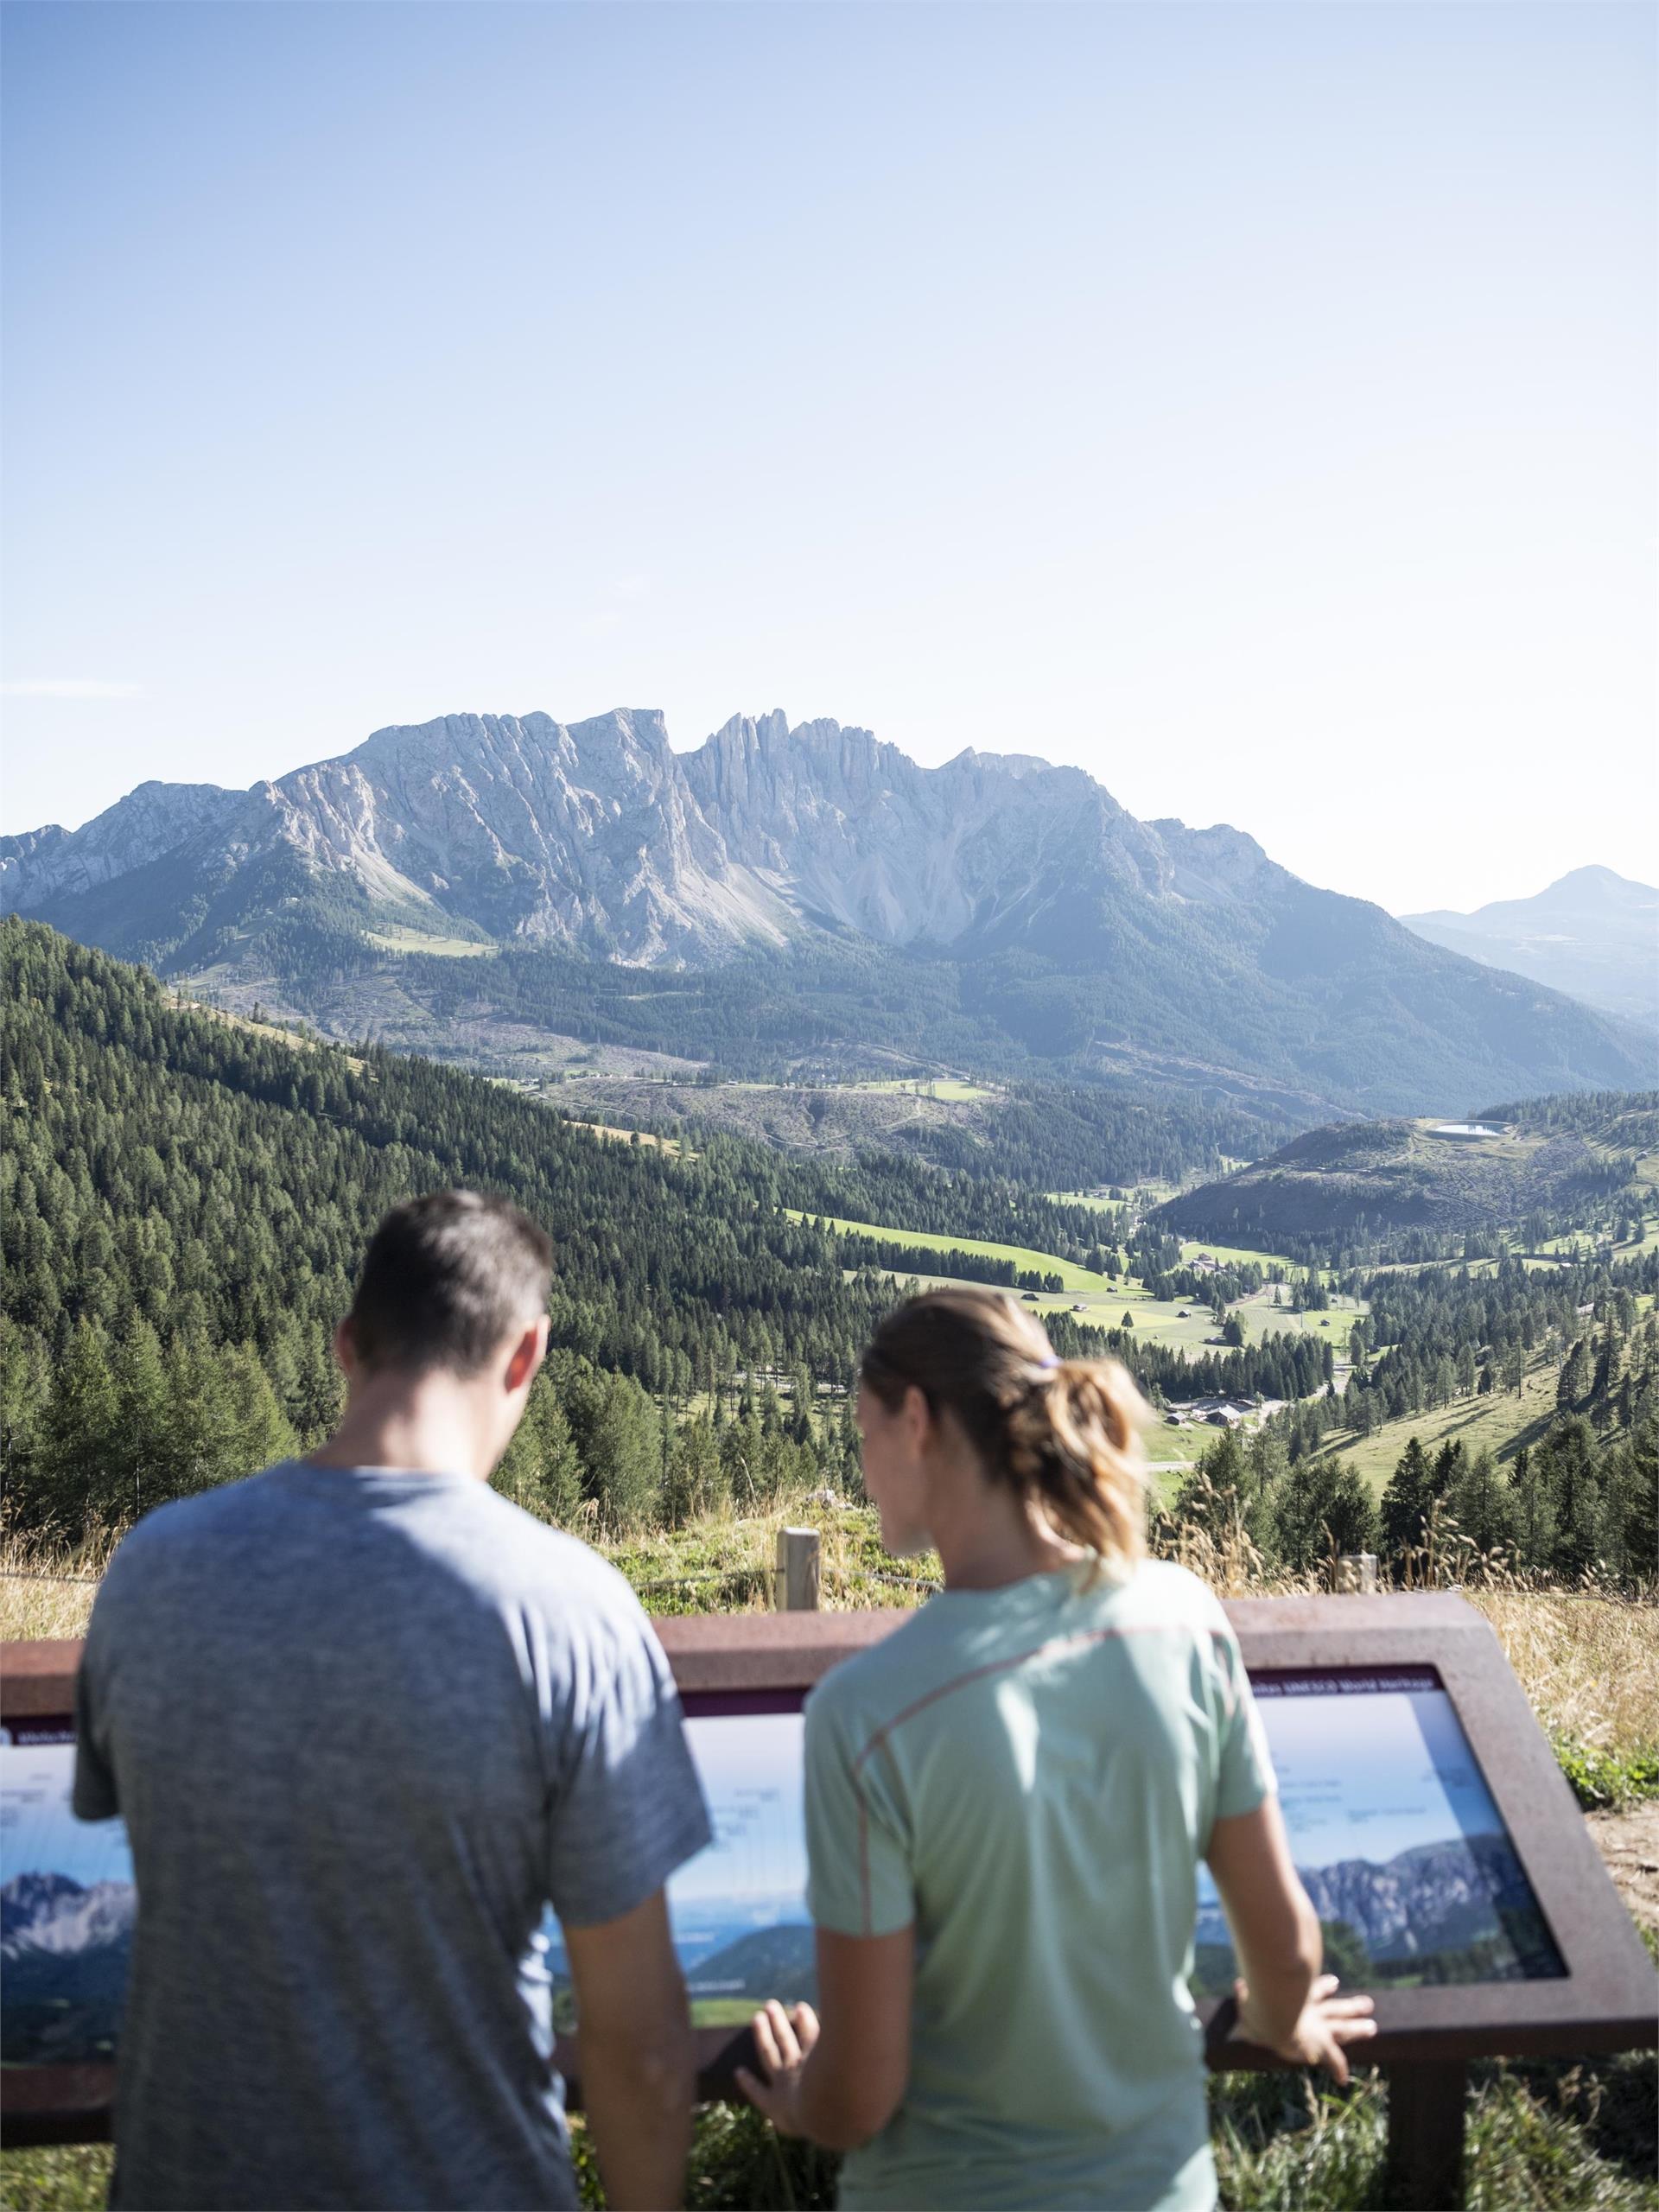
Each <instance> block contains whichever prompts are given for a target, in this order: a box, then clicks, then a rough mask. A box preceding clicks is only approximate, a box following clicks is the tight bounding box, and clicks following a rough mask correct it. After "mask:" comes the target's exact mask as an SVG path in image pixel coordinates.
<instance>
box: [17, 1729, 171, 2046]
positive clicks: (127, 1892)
mask: <svg viewBox="0 0 1659 2212" xmlns="http://www.w3.org/2000/svg"><path fill="white" fill-rule="evenodd" d="M74 1759H75V1742H74V1731H73V1727H72V1726H71V1725H70V1724H69V1722H68V1721H67V1720H64V1721H61V1722H40V1721H30V1722H25V1721H14V1722H12V1723H11V1724H10V1726H8V1727H6V1728H5V1729H4V1730H3V1731H0V2062H3V2063H4V2064H5V2065H7V2066H65V2065H84V2064H86V2063H90V2062H95V2061H99V2060H108V2059H111V2058H112V2057H113V2056H114V2055H115V2044H116V2037H117V2033H118V2029H119V2026H120V2021H121V2007H122V2005H123V2003H124V1999H125V1996H126V1986H127V1969H128V1966H129V1964H130V1959H131V1952H132V1930H133V1923H134V1921H135V1919H136V1917H137V1891H136V1890H135V1889H134V1887H133V1881H132V1859H131V1854H130V1852H129V1850H128V1847H127V1838H126V1830H125V1828H124V1827H123V1825H122V1823H121V1822H120V1821H95V1822H92V1823H88V1822H85V1821H78V1820H76V1818H75V1817H74V1815H73V1812H72V1811H71V1809H70V1802H69V1793H70V1789H71V1786H72V1784H73V1777H74Z"/></svg>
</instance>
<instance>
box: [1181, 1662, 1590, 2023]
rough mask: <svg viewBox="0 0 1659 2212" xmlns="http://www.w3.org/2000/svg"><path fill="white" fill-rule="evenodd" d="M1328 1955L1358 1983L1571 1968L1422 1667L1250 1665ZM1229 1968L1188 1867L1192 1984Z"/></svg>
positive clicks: (1221, 1925) (1199, 1987)
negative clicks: (1293, 1669)
mask: <svg viewBox="0 0 1659 2212" xmlns="http://www.w3.org/2000/svg"><path fill="white" fill-rule="evenodd" d="M1251 1687H1252V1688H1253V1689H1254V1691H1255V1698H1256V1710H1257V1712H1258V1713H1259V1714H1260V1716H1261V1721H1262V1728H1263V1730H1264V1732H1265V1734H1266V1737H1267V1742H1268V1750H1269V1751H1270V1753H1271V1755H1272V1760H1273V1767H1274V1773H1275V1775H1276V1776H1277V1777H1278V1783H1279V1796H1280V1803H1281V1808H1282V1810H1283V1813H1284V1816H1285V1826H1286V1827H1287V1830H1288V1831H1289V1835H1290V1847H1291V1852H1292V1854H1293V1856H1294V1859H1295V1862H1296V1871H1297V1872H1298V1873H1299V1874H1300V1877H1301V1879H1302V1885H1303V1887H1304V1888H1305V1889H1306V1891H1307V1894H1308V1896H1309V1897H1310V1899H1311V1900H1312V1902H1313V1909H1314V1910H1315V1911H1316V1912H1317V1913H1318V1915H1319V1925H1320V1928H1321V1929H1322V1931H1323V1934H1324V1938H1325V1966H1326V1967H1327V1969H1328V1970H1329V1971H1331V1972H1332V1973H1334V1974H1339V1975H1340V1976H1341V1978H1342V1979H1343V1980H1344V1982H1347V1983H1349V1984H1350V1985H1351V1986H1356V1987H1366V1988H1379V1989H1381V1988H1389V1989H1404V1988H1416V1987H1421V1986H1425V1985H1427V1984H1432V1983H1440V1982H1466V1981H1519V1980H1538V1979H1543V1978H1550V1977H1554V1976H1556V1975H1559V1974H1564V1973H1565V1972H1566V1968H1565V1967H1564V1966H1563V1964H1562V1961H1561V1957H1560V1952H1559V1951H1558V1950H1557V1949H1556V1947H1555V1943H1554V1938H1553V1937H1552V1936H1551V1935H1550V1932H1549V1929H1548V1924H1547V1923H1546V1922H1545V1920H1544V1917H1543V1915H1542V1913H1541V1911H1540V1910H1539V1907H1538V1902H1537V1899H1536V1898H1535V1896H1534V1895H1533V1891H1532V1887H1531V1885H1530V1884H1529V1881H1528V1879H1527V1877H1526V1873H1525V1871H1524V1869H1523V1868H1522V1865H1521V1862H1520V1859H1518V1858H1517V1856H1516V1851H1515V1847H1514V1845H1513V1844H1512V1843H1511V1841H1510V1837H1509V1833H1508V1831H1507V1829H1506V1828H1505V1827H1504V1825H1503V1819H1502V1816H1501V1815H1499V1812H1498V1809H1497V1806H1496V1804H1495V1803H1494V1802H1493V1801H1492V1796H1491V1791H1490V1789H1488V1788H1487V1786H1486V1782H1485V1778H1484V1776H1483V1775H1482V1773H1481V1771H1480V1768H1479V1766H1478V1764H1477V1763H1476V1760H1475V1758H1474V1754H1473V1752H1472V1751H1471V1750H1470V1747H1469V1740H1468V1738H1467V1737H1466V1736H1465V1734H1464V1732H1463V1726H1462V1723H1461V1722H1460V1721H1459V1719H1458V1716H1457V1713H1456V1712H1455V1710H1454V1709H1453V1707H1452V1700H1451V1699H1450V1698H1449V1697H1448V1696H1447V1694H1446V1691H1445V1689H1444V1688H1442V1687H1441V1685H1440V1678H1439V1676H1438V1675H1436V1674H1435V1673H1434V1671H1433V1669H1432V1668H1427V1667H1420V1668H1408V1669H1398V1670H1395V1671H1393V1672H1390V1673H1389V1674H1386V1675H1383V1674H1369V1673H1363V1672H1360V1671H1358V1670H1343V1671H1340V1672H1332V1673H1329V1674H1323V1675H1298V1674H1289V1673H1286V1674H1277V1675H1274V1674H1266V1675H1253V1676H1252V1677H1251ZM1237 1973H1238V1967H1237V1964H1236V1960H1235V1958H1234V1955H1233V1948H1232V1939H1231V1936H1230V1934H1229V1931H1228V1928H1227V1922H1226V1919H1225V1916H1224V1914H1223V1911H1222V1908H1221V1900H1220V1897H1218V1895H1217V1891H1216V1887H1215V1885H1214V1883H1213V1881H1211V1878H1210V1875H1209V1872H1208V1870H1207V1869H1206V1868H1205V1867H1203V1866H1200V1868H1199V1884H1198V1934H1197V1939H1196V1948H1195V1957H1194V1966H1193V1975H1192V1986H1193V1989H1194V1992H1195V1993H1197V1994H1198V1995H1200V1996H1212V1997H1220V1996H1224V1995H1225V1994H1226V1993H1227V1992H1228V1991H1230V1989H1231V1988H1232V1986H1233V1982H1234V1980H1235V1978H1236V1974H1237Z"/></svg>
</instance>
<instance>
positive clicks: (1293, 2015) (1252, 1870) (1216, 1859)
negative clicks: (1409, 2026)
mask: <svg viewBox="0 0 1659 2212" xmlns="http://www.w3.org/2000/svg"><path fill="white" fill-rule="evenodd" d="M1205 1857H1206V1859H1208V1860H1209V1863H1210V1872H1211V1873H1212V1874H1213V1875H1214V1876H1215V1878H1216V1887H1217V1890H1218V1891H1220V1892H1221V1902H1222V1905H1223V1908H1224V1910H1225V1912H1226V1915H1227V1924H1228V1926H1229V1927H1230V1929H1232V1931H1233V1947H1234V1948H1235V1950H1236V1952H1237V1954H1238V1963H1239V1965H1240V1967H1242V1968H1243V1980H1242V1981H1241V1982H1240V1983H1239V1986H1238V2008H1239V2009H1238V2033H1239V2035H1240V2036H1241V2037H1243V2039H1244V2041H1246V2042H1247V2043H1255V2044H1262V2046H1263V2047H1264V2048H1265V2049H1267V2050H1272V2051H1276V2052H1277V2053H1278V2054H1279V2056H1280V2057H1281V2058H1287V2059H1288V2060H1289V2061H1290V2062H1291V2063H1292V2064H1293V2065H1297V2066H1324V2067H1327V2068H1328V2069H1330V2071H1331V2072H1332V2074H1333V2075H1335V2077H1336V2079H1337V2080H1338V2082H1345V2081H1346V2080H1347V2079H1348V2061H1347V2058H1346V2056H1345V2055H1344V2047H1345V2046H1346V2045H1347V2044H1351V2043H1361V2042H1363V2041H1364V2040H1365V2039H1366V2038H1367V2037H1370V2036H1373V2035H1375V2034H1376V2023H1375V2022H1374V2021H1373V2020H1372V2019H1371V2018H1370V2012H1371V2000H1370V1998H1369V1997H1338V1996H1337V1995H1336V1994H1335V1991H1336V1987H1337V1978H1336V1976H1335V1975H1334V1974H1321V1973H1320V1971H1319V1968H1320V1965H1321V1963H1322V1961H1323V1957H1324V1942H1323V1939H1322V1937H1321V1936H1320V1934H1319V1918H1318V1916H1317V1915H1316V1914H1315V1912H1314V1910H1313V1905H1312V1904H1310V1903H1309V1901H1308V1895H1307V1891H1306V1890H1305V1889H1304V1888H1303V1887H1302V1884H1301V1878H1300V1875H1299V1874H1298V1873H1297V1872H1296V1868H1295V1865H1294V1861H1293V1860H1292V1859H1291V1855H1290V1840H1289V1838H1288V1837H1287V1835H1286V1834H1285V1822H1284V1816H1283V1815H1282V1814H1281V1812H1280V1810H1279V1800H1278V1799H1277V1798H1276V1797H1268V1798H1265V1799H1264V1800H1263V1801H1262V1803H1261V1804H1260V1805H1258V1806H1257V1807H1256V1808H1255V1811H1254V1812H1253V1813H1236V1814H1234V1815H1231V1816H1230V1818H1229V1819H1227V1820H1224V1821H1217V1822H1216V1824H1215V1827H1214V1828H1213V1829H1212V1830H1211V1836H1210V1848H1209V1850H1208V1851H1207V1852H1206V1853H1205Z"/></svg>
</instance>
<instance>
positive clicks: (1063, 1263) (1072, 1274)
mask: <svg viewBox="0 0 1659 2212" xmlns="http://www.w3.org/2000/svg"><path fill="white" fill-rule="evenodd" d="M785 1212H786V1213H787V1214H788V1215H789V1217H790V1219H791V1221H814V1220H816V1219H817V1218H818V1217H817V1215H815V1214H809V1213H802V1212H800V1211H798V1209H796V1208H794V1207H792V1206H790V1207H785ZM823 1221H824V1225H825V1227H826V1228H829V1229H831V1230H835V1231H836V1234H837V1235H838V1236H874V1237H877V1238H883V1237H884V1238H886V1239H887V1242H888V1243H895V1244H914V1245H917V1246H918V1247H920V1248H921V1249H923V1250H924V1251H928V1252H949V1251H952V1250H955V1251H957V1252H972V1253H974V1254H975V1255H976V1256H978V1257H981V1258H983V1259H987V1260H1011V1261H1012V1262H1014V1266H1015V1267H1016V1268H1034V1269H1035V1270H1036V1271H1037V1273H1038V1274H1058V1276H1059V1277H1060V1279H1061V1281H1063V1282H1064V1283H1065V1287H1066V1289H1067V1290H1068V1291H1073V1292H1076V1291H1086V1290H1092V1291H1098V1292H1100V1293H1102V1294H1109V1295H1116V1293H1114V1292H1113V1291H1112V1286H1111V1285H1110V1283H1109V1282H1108V1281H1107V1280H1106V1277H1105V1276H1104V1275H1097V1274H1094V1273H1093V1272H1092V1271H1091V1270H1090V1268H1079V1267H1077V1266H1076V1265H1074V1264H1073V1262H1071V1261H1070V1260H1062V1259H1059V1258H1058V1257H1057V1256H1056V1255H1054V1254H1053V1253H1052V1252H1034V1251H1033V1250H1032V1249H1031V1247H1030V1246H1029V1245H1027V1244H992V1243H988V1242H987V1241H986V1240H985V1239H983V1238H982V1237H977V1236H944V1235H943V1234H941V1233H940V1232H938V1231H937V1230H931V1229H887V1228H884V1227H883V1226H882V1225H881V1224H880V1223H877V1222H871V1221H842V1220H840V1219H838V1218H836V1217H833V1216H831V1215H829V1214H826V1215H824V1216H823Z"/></svg>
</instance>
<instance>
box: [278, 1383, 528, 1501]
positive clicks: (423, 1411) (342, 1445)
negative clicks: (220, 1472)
mask: <svg viewBox="0 0 1659 2212" xmlns="http://www.w3.org/2000/svg"><path fill="white" fill-rule="evenodd" d="M306 1459H307V1463H308V1465H311V1466H313V1467H379V1468H388V1469H393V1470H396V1471H397V1472H398V1473H400V1474H411V1475H472V1476H474V1477H475V1478H477V1479H478V1480H479V1481H480V1482H482V1481H484V1480H485V1479H486V1478H487V1477H488V1474H489V1465H488V1455H487V1452H486V1448H485V1446H484V1441H483V1439H482V1437H481V1436H480V1423H479V1419H478V1412H477V1408H475V1407H474V1405H473V1404H471V1403H470V1402H469V1395H468V1393H467V1390H466V1389H465V1386H464V1385H461V1384H458V1383H456V1382H455V1381H454V1378H453V1377H452V1376H447V1375H442V1374H437V1375H422V1376H405V1375H380V1376H363V1377H360V1378H359V1379H358V1380H357V1381H355V1382H354V1383H353V1386H352V1390H351V1394H350V1395H349V1397H348V1398H347V1400H346V1411H345V1414H344V1415H343V1416H342V1417H341V1420H340V1426H339V1427H338V1428H337V1429H336V1430H335V1431H334V1434H333V1435H332V1436H331V1437H330V1438H329V1439H328V1441H327V1443H326V1444H323V1445H320V1446H318V1448H317V1450H316V1451H315V1452H308V1453H307V1454H306Z"/></svg>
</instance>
